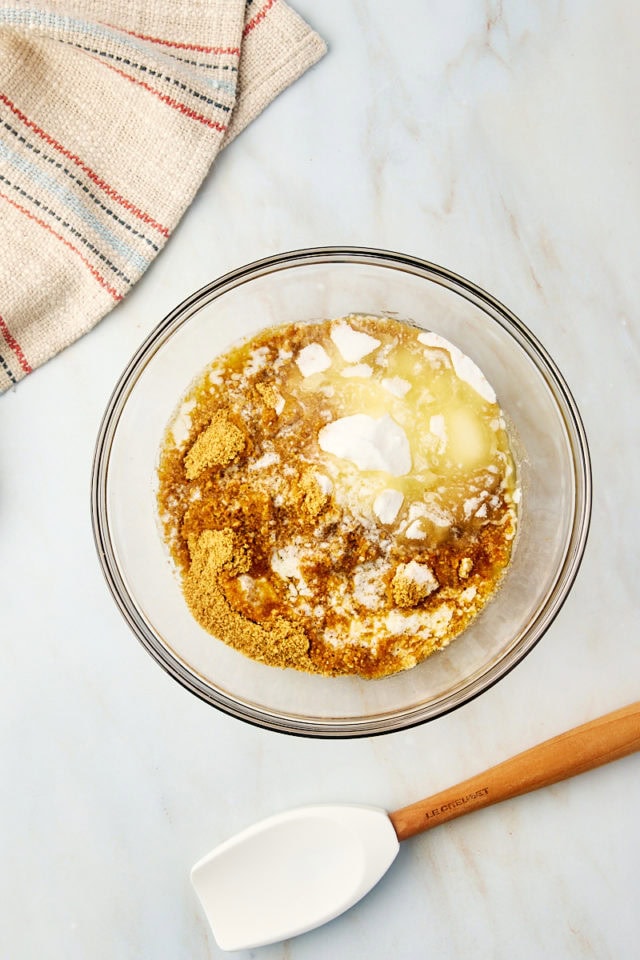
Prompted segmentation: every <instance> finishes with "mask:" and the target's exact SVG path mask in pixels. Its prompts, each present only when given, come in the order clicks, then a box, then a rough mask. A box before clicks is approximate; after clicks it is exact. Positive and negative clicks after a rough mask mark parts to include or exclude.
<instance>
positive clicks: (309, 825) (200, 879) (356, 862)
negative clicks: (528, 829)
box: [191, 702, 640, 950]
mask: <svg viewBox="0 0 640 960" xmlns="http://www.w3.org/2000/svg"><path fill="white" fill-rule="evenodd" d="M636 750H640V702H638V703H634V704H631V705H630V706H628V707H623V708H622V709H621V710H616V711H615V712H614V713H609V714H606V715H605V716H604V717H600V718H599V719H598V720H592V721H591V722H589V723H585V724H583V725H582V726H580V727H576V728H575V729H573V730H569V731H568V732H567V733H562V734H560V735H559V736H557V737H553V738H552V739H551V740H546V741H545V742H544V743H541V744H539V745H538V746H536V747H532V748H531V749H530V750H525V751H524V753H519V754H517V756H515V757H512V758H511V759H510V760H505V761H504V762H503V763H500V764H498V765H497V766H495V767H491V769H490V770H487V771H485V772H484V773H480V774H477V775H476V776H474V777H471V778H470V779H469V780H465V781H464V782H463V783H459V784H458V785H457V786H455V787H450V788H449V789H448V790H443V791H441V792H440V793H436V794H434V795H433V796H432V797H428V798H427V799H426V800H420V801H418V802H417V803H414V804H412V805H411V806H408V807H404V808H403V809H402V810H398V811H396V812H395V813H391V814H387V813H386V812H385V811H384V810H381V809H379V808H377V807H367V806H356V805H353V804H343V805H329V804H326V805H325V804H320V805H317V806H309V807H300V808H298V809H296V810H290V811H288V812H286V813H280V814H277V815H276V816H274V817H269V818H268V819H267V820H262V821H261V822H260V823H257V824H255V825H254V826H252V827H249V828H248V829H247V830H244V831H243V832H242V833H239V834H238V835H237V836H235V837H233V838H232V839H231V840H227V841H226V843H223V844H221V845H220V846H218V847H216V848H215V850H212V851H211V853H209V854H208V855H207V856H206V857H204V858H203V859H202V860H200V861H199V862H198V863H196V865H195V866H194V867H193V870H192V871H191V880H192V882H193V885H194V887H195V889H196V892H197V894H198V896H199V898H200V900H201V902H202V905H203V907H204V910H205V913H206V914H207V917H208V919H209V922H210V924H211V928H212V930H213V933H214V936H215V938H216V940H217V942H218V944H219V946H220V947H221V948H222V949H223V950H242V949H249V948H251V947H257V946H263V945H265V944H268V943H275V942H277V941H280V940H286V939H288V938H289V937H293V936H295V935H297V934H299V933H304V932H305V931H306V930H311V929H313V928H314V927H318V926H320V925H321V924H323V923H326V922H327V920H331V919H333V918H334V917H337V916H338V915H339V914H341V913H343V912H344V911H345V910H347V909H348V908H349V907H351V906H353V904H354V903H356V902H357V901H358V900H359V899H360V898H361V897H363V896H364V895H365V893H368V891H369V890H370V889H371V888H372V887H373V886H374V884H376V883H377V882H378V880H379V879H380V877H382V876H383V874H384V873H385V872H386V871H387V869H388V868H389V866H390V865H391V863H392V862H393V860H394V858H395V856H396V854H397V852H398V847H399V841H401V840H405V839H406V838H407V837H411V836H413V835H414V834H416V833H421V832H422V831H424V830H430V829H431V828H432V827H436V826H438V824H441V823H445V822H446V821H447V820H453V819H454V818H455V817H460V816H462V815H463V814H465V813H471V811H472V810H478V809H480V808H481V807H487V806H489V805H490V804H493V803H499V802H500V801H501V800H507V799H508V798H509V797H516V796H518V795H519V794H522V793H529V792H530V791H532V790H537V789H538V788H539V787H545V786H548V785H549V784H552V783H557V782H558V781H559V780H565V779H567V778H568V777H573V776H576V775H577V774H579V773H584V771H586V770H591V769H592V768H593V767H598V766H600V765H601V764H603V763H609V762H610V761H612V760H618V759H619V758H620V757H624V756H626V755H627V754H629V753H633V752H634V751H636Z"/></svg>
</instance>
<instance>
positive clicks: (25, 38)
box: [0, 0, 326, 391]
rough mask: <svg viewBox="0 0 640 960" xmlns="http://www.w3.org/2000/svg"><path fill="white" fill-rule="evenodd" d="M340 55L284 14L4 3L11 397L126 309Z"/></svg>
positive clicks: (216, 3)
mask: <svg viewBox="0 0 640 960" xmlns="http://www.w3.org/2000/svg"><path fill="white" fill-rule="evenodd" d="M325 50H326V48H325V45H324V43H323V41H322V40H321V39H320V37H319V36H318V35H317V34H316V33H315V32H314V31H313V30H311V29H310V28H309V27H308V25H307V24H306V23H305V22H304V21H303V20H302V19H301V18H300V17H299V16H298V14H297V13H295V11H294V10H292V9H291V8H290V7H288V6H287V5H286V4H285V3H284V2H283V0H266V2H265V0H75V2H73V0H72V2H71V3H67V2H52V0H49V2H48V3H46V4H43V3H41V2H39V0H34V2H33V3H28V2H14V3H2V2H0V391H2V390H6V389H7V388H8V387H9V386H11V385H12V384H15V383H17V382H18V381H19V380H20V379H22V378H23V377H24V376H26V375H27V374H28V373H30V372H31V371H32V370H33V369H35V368H36V367H38V366H39V365H40V364H42V363H44V362H45V361H46V360H48V359H49V358H50V357H52V356H54V354H56V353H58V352H59V351H60V350H62V349H63V348H64V347H66V346H68V345H69V344H71V343H72V342H73V341H74V340H76V339H77V338H78V337H80V336H81V335H82V334H84V333H86V332H87V331H88V330H90V329H91V328H92V327H93V326H94V325H95V324H96V323H97V322H98V320H100V319H101V318H102V317H103V316H104V315H105V314H106V313H107V312H108V311H109V310H110V309H112V307H113V306H114V305H115V304H116V303H118V302H119V301H120V300H122V298H123V297H124V296H125V295H126V293H127V291H128V290H129V289H130V288H131V286H132V285H133V284H134V283H135V282H136V280H138V279H139V277H140V276H141V275H142V273H143V272H144V271H145V269H146V268H147V267H148V266H149V264H150V262H151V261H152V260H153V258H154V257H155V256H156V254H157V253H158V252H159V251H160V250H161V249H162V247H163V245H164V244H165V243H166V241H167V239H168V237H169V236H170V234H171V231H172V230H173V229H174V227H175V226H176V224H177V223H178V221H179V220H180V217H181V216H182V214H183V213H184V211H185V210H186V208H187V207H188V205H189V203H190V202H191V200H192V199H193V196H194V194H195V192H196V191H197V189H198V187H199V186H200V184H201V182H202V180H203V179H204V177H205V175H206V174H207V172H208V170H209V168H210V166H211V163H212V161H213V160H214V158H215V156H216V154H217V153H218V151H219V150H220V149H221V148H222V147H224V146H225V145H226V144H228V143H229V142H230V140H231V139H233V137H235V136H236V135H237V134H238V133H239V132H240V131H241V130H242V129H243V127H245V126H246V125H247V123H249V122H250V121H251V120H252V119H253V118H254V117H255V116H256V115H257V114H258V113H260V111H261V110H262V109H263V108H264V107H265V106H266V105H267V104H268V103H269V102H270V101H271V100H272V99H273V98H274V97H275V96H276V95H277V94H278V93H280V92H281V91H282V90H283V89H285V88H286V87H287V86H288V85H289V84H290V83H292V82H293V81H294V80H295V79H297V78H298V77H299V76H300V75H301V74H302V73H304V71H305V70H307V68H308V67H310V66H311V65H312V64H313V63H315V62H316V61H317V60H318V59H319V58H320V57H321V56H322V55H323V54H324V53H325Z"/></svg>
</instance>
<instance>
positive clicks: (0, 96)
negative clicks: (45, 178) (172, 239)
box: [0, 93, 169, 237]
mask: <svg viewBox="0 0 640 960" xmlns="http://www.w3.org/2000/svg"><path fill="white" fill-rule="evenodd" d="M0 102H1V103H4V104H6V105H7V106H8V107H9V109H10V110H11V112H12V113H14V114H15V115H16V117H18V119H19V120H21V121H22V122H23V123H24V125H25V126H27V127H29V129H30V130H33V131H34V133H37V134H38V136H39V137H41V138H42V139H43V140H44V141H45V142H46V143H48V144H49V145H50V146H52V147H53V148H54V149H55V150H58V151H59V152H60V153H61V154H63V156H65V157H67V159H69V160H72V161H73V163H75V164H76V165H77V166H78V167H80V169H81V170H83V171H84V173H86V175H87V176H88V177H89V179H90V180H92V181H93V183H95V184H96V185H97V186H98V187H100V189H101V190H104V192H105V193H106V194H108V196H110V197H111V199H112V200H115V201H116V202H117V203H119V204H120V205H121V206H123V207H124V208H125V210H128V211H129V213H132V214H133V215H134V216H135V217H138V219H139V220H142V221H143V222H144V223H148V224H149V226H151V227H154V228H155V229H156V230H157V231H158V232H159V233H161V234H162V235H163V236H164V237H168V236H169V229H168V227H163V226H162V224H160V223H158V221H157V220H154V219H153V217H151V216H149V214H148V213H145V212H144V210H140V208H139V207H136V206H135V205H134V204H133V203H131V201H130V200H127V199H126V197H123V196H122V195H121V194H119V193H118V191H117V190H114V188H113V187H110V186H109V184H108V183H106V182H105V181H104V180H103V179H102V178H101V177H100V176H98V174H97V173H95V172H94V171H93V170H92V169H91V167H89V166H87V164H86V163H84V161H83V160H81V159H80V157H77V156H76V155H75V154H74V153H71V151H70V150H67V148H66V147H63V146H62V144H61V143H58V141H57V140H56V139H55V138H54V137H52V136H51V135H50V134H48V133H47V132H46V131H45V130H43V129H42V128H41V127H39V126H38V125H37V124H36V123H34V122H33V120H29V118H28V117H27V116H26V115H25V114H24V113H23V112H22V111H21V110H19V109H18V107H16V105H15V103H12V102H11V100H9V98H8V97H7V96H5V94H4V93H0Z"/></svg>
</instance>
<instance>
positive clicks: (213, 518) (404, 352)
mask: <svg viewBox="0 0 640 960" xmlns="http://www.w3.org/2000/svg"><path fill="white" fill-rule="evenodd" d="M158 477H159V491H158V505H159V512H160V518H161V521H162V526H163V531H164V537H165V540H166V542H167V544H168V547H169V549H170V551H171V554H172V557H173V559H174V560H175V562H176V564H177V566H178V569H179V571H180V574H181V578H182V587H183V592H184V596H185V600H186V602H187V604H188V606H189V608H190V610H191V612H192V614H193V616H194V617H195V618H196V620H197V621H198V622H199V623H200V624H201V625H202V626H203V627H204V628H205V629H206V630H207V631H209V632H210V633H211V634H212V635H213V636H214V637H216V638H217V639H218V640H219V641H224V642H225V643H227V644H229V645H231V646H233V647H235V648H236V649H238V650H240V651H241V652H242V653H244V654H246V655H247V656H249V657H252V658H253V659H255V660H259V661H261V662H263V663H266V664H269V665H272V666H276V667H293V668H295V669H297V670H303V671H308V672H311V673H320V674H325V675H329V676H337V675H342V674H356V675H359V676H362V677H368V678H373V677H384V676H387V675H389V674H393V673H396V672H397V671H399V670H404V669H407V668H409V667H413V666H414V665H415V664H417V663H419V662H420V661H422V660H424V659H425V657H428V656H429V655H430V654H431V653H433V652H434V651H435V650H438V649H440V648H442V647H444V646H446V645H447V644H448V643H449V642H450V641H451V640H452V639H453V638H454V637H456V636H457V635H458V634H460V633H461V631H462V630H464V628H465V627H466V626H467V625H468V624H469V623H470V622H471V620H472V619H473V618H474V617H475V616H476V615H477V614H478V612H479V611H480V609H481V608H482V606H483V605H484V604H485V603H486V602H487V600H488V599H489V598H490V596H491V595H492V593H493V592H494V591H495V590H496V588H497V586H498V584H499V581H500V579H501V576H502V574H503V572H504V569H505V567H506V566H507V564H508V562H509V559H510V555H511V549H512V544H513V539H514V535H515V531H516V521H517V502H518V500H519V488H518V487H517V484H516V471H515V466H514V460H513V456H512V453H511V449H510V446H509V438H508V434H507V429H506V425H505V421H504V418H503V415H502V412H501V410H500V408H499V406H498V405H497V403H496V397H495V394H494V392H493V390H492V388H491V386H490V385H489V383H488V382H487V380H486V379H485V378H484V376H483V374H482V373H481V371H480V370H479V369H478V367H477V366H476V365H475V364H474V363H473V362H472V361H471V360H470V358H469V357H467V356H465V355H464V354H463V353H461V352H460V350H459V349H458V348H457V347H455V346H454V345H453V344H451V343H449V342H448V341H446V340H444V339H443V338H441V337H440V336H438V335H437V334H435V333H430V332H425V331H424V330H422V329H420V328H417V327H414V326H412V325H411V324H408V323H403V322H399V321H397V320H393V319H391V318H388V317H372V316H361V315H352V316H348V317H343V318H340V319H337V320H326V321H322V322H319V323H305V324H287V325H285V326H280V327H273V328H271V329H268V330H265V331H263V332H261V333H260V334H258V335H257V336H255V337H253V338H251V339H250V340H248V341H245V342H243V343H242V344H240V345H238V346H236V347H234V348H232V349H231V350H230V351H229V352H228V353H226V354H225V355H223V356H220V357H218V358H217V359H215V360H214V361H213V363H211V365H210V366H209V367H208V368H207V370H206V371H205V372H204V374H203V375H202V376H201V378H200V379H199V380H198V382H197V383H196V384H195V385H194V386H193V387H192V389H191V390H190V391H189V393H188V394H187V396H186V397H185V398H184V401H183V402H182V405H181V407H180V409H179V410H178V412H177V414H176V416H175V418H174V420H173V421H172V423H171V424H170V426H169V428H168V430H167V434H166V437H165V439H164V444H163V448H162V452H161V458H160V465H159V470H158Z"/></svg>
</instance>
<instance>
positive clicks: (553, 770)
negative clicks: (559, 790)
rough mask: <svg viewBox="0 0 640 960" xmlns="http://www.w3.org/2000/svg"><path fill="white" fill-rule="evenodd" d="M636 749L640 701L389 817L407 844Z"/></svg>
mask: <svg viewBox="0 0 640 960" xmlns="http://www.w3.org/2000/svg"><path fill="white" fill-rule="evenodd" d="M636 750H640V702H638V703H632V704H630V705H629V706H628V707H623V708H622V709H621V710H615V711H614V712H613V713H607V714H605V716H604V717H600V718H599V719H597V720H591V721H589V723H584V724H582V726H580V727H575V728H574V729H573V730H568V731H567V732H566V733H561V734H560V735H559V736H557V737H552V739H551V740H545V741H544V743H540V744H538V745H537V746H536V747H531V749H530V750H525V751H524V752H523V753H519V754H517V755H516V756H515V757H511V759H510V760H505V761H504V762H503V763H499V764H498V765H497V766H495V767H491V768H490V769H489V770H486V771H485V772H484V773H479V774H477V775H476V776H474V777H470V778H469V779H468V780H464V781H463V782H462V783H459V784H458V785H457V786H455V787H449V789H447V790H442V791H441V792H440V793H436V794H434V795H433V796H432V797H427V799H425V800H419V801H418V802H417V803H412V804H411V805H410V806H408V807H403V808H402V810H397V811H396V812H395V813H391V814H389V818H390V820H391V822H392V824H393V826H394V828H395V831H396V833H397V835H398V840H406V838H407V837H412V836H413V835H414V834H416V833H421V832H422V831H424V830H430V829H431V828H432V827H437V826H438V825H439V824H441V823H445V822H446V821H447V820H453V819H454V818H455V817H461V816H463V815H464V814H465V813H471V811H472V810H479V809H480V808H481V807H488V806H490V805H491V804H493V803H499V802H500V801H501V800H508V799H509V798H510V797H517V796H519V795H520V794H522V793H530V792H531V791H532V790H538V789H539V788H540V787H546V786H549V785H550V784H552V783H558V782H559V781H560V780H566V779H568V778H569V777H575V776H576V775H577V774H579V773H584V772H585V771H586V770H591V769H593V768H594V767H599V766H600V765H601V764H603V763H609V762H610V761H612V760H618V759H619V758H620V757H625V756H627V754H629V753H633V752H634V751H636Z"/></svg>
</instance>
